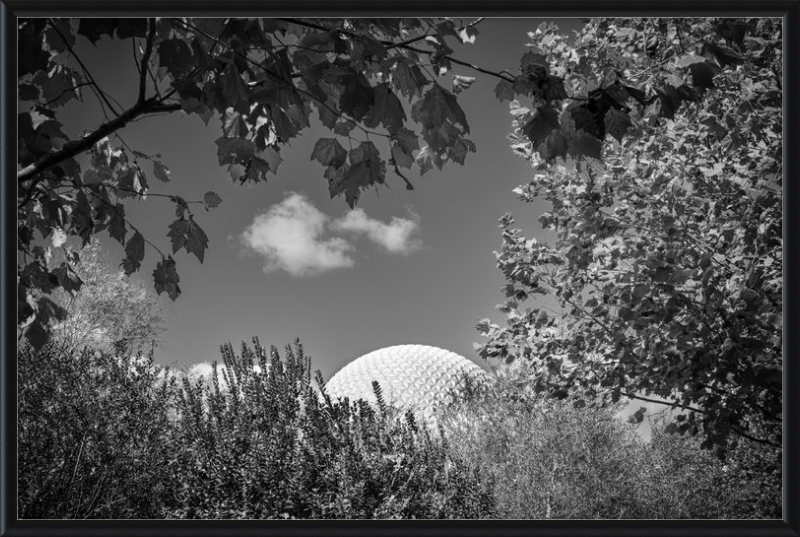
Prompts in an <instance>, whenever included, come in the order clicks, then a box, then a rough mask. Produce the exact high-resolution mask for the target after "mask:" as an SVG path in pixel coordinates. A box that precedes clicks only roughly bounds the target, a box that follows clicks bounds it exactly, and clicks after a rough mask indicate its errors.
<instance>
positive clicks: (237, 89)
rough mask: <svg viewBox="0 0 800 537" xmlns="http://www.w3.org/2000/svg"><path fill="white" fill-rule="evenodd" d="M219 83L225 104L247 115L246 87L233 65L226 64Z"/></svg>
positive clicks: (248, 107)
mask: <svg viewBox="0 0 800 537" xmlns="http://www.w3.org/2000/svg"><path fill="white" fill-rule="evenodd" d="M181 42H182V41H181ZM187 49H188V47H187ZM220 81H221V82H222V95H223V97H224V99H225V102H226V104H227V105H228V106H230V107H232V108H233V109H234V110H235V111H237V112H239V113H240V114H247V113H248V112H249V111H250V101H249V99H248V98H247V86H245V84H244V81H243V80H242V77H241V76H239V71H238V69H237V68H236V65H235V64H234V63H230V64H228V67H226V68H225V71H223V73H222V75H221V76H220Z"/></svg>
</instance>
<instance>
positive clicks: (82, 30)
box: [78, 17, 120, 45]
mask: <svg viewBox="0 0 800 537" xmlns="http://www.w3.org/2000/svg"><path fill="white" fill-rule="evenodd" d="M119 21H120V19H115V18H110V17H96V18H82V19H81V20H80V23H79V24H78V34H79V35H83V36H86V37H87V38H88V39H89V41H91V42H92V44H93V45H97V41H99V40H100V38H101V37H102V36H104V35H107V36H109V37H112V36H113V34H114V30H115V29H116V28H117V25H118V24H119Z"/></svg>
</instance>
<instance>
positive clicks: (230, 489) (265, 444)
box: [166, 339, 492, 519]
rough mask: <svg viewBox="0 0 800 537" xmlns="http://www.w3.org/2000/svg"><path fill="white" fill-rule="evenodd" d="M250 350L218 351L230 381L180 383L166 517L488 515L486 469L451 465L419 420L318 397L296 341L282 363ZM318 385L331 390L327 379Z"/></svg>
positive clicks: (256, 348) (275, 355) (259, 348)
mask: <svg viewBox="0 0 800 537" xmlns="http://www.w3.org/2000/svg"><path fill="white" fill-rule="evenodd" d="M253 343H254V347H253V349H250V348H248V347H247V346H246V345H244V344H243V345H242V350H241V354H240V355H239V356H237V355H236V354H235V353H234V352H233V348H232V347H231V346H230V345H226V346H224V347H223V348H222V355H223V360H224V366H225V367H224V368H221V369H222V371H223V375H224V378H223V379H220V378H219V374H218V373H217V371H218V369H217V368H216V367H214V371H215V373H214V375H213V377H212V382H211V383H210V384H206V383H204V382H203V380H202V379H198V380H197V381H195V382H194V383H192V382H189V381H188V380H185V381H184V384H183V390H182V398H181V401H180V404H179V409H178V411H179V414H180V415H181V416H183V419H181V420H180V421H179V426H178V429H177V430H176V435H175V437H174V439H173V441H174V444H175V447H176V450H175V451H176V452H180V457H178V460H177V462H176V464H177V466H176V468H175V471H174V472H173V473H172V475H173V476H174V477H176V478H179V480H180V493H179V495H178V496H177V497H176V501H175V502H174V503H173V505H172V506H171V507H170V508H169V509H168V512H167V513H166V514H167V516H169V517H176V518H215V519H216V518H480V517H485V516H488V515H489V514H491V504H492V495H491V491H490V489H489V486H488V485H487V484H484V483H482V482H481V480H480V475H479V473H478V472H477V471H475V470H474V469H470V468H468V467H466V466H465V465H464V464H463V463H462V462H460V461H458V460H454V459H453V458H451V457H450V456H449V455H448V452H447V446H446V444H444V443H443V442H442V441H441V440H435V439H434V438H432V437H431V436H430V435H428V434H427V433H426V432H425V430H424V429H423V430H420V428H419V427H418V426H417V425H416V423H415V421H414V418H413V416H410V415H409V416H407V418H406V419H405V420H396V419H392V418H391V413H390V411H389V410H388V409H373V408H372V407H370V406H369V405H368V404H366V403H365V402H364V401H357V402H355V403H351V402H349V401H346V400H345V401H342V402H338V401H332V400H331V399H330V398H329V397H328V396H327V394H325V392H324V389H322V390H320V392H319V393H318V392H317V390H315V388H314V386H313V384H312V382H311V376H310V361H309V360H308V359H307V358H306V357H305V356H304V355H303V351H302V347H301V346H300V345H299V343H295V346H294V348H292V347H289V346H287V347H286V351H285V355H284V358H283V359H281V357H280V355H279V354H278V351H277V349H275V348H274V347H273V348H271V350H270V351H269V353H267V351H266V350H265V349H264V348H263V347H262V346H261V345H260V344H259V342H258V340H257V339H254V340H253ZM256 364H258V365H259V367H258V368H254V365H256ZM254 369H255V370H254ZM259 370H260V372H259ZM317 383H318V385H319V386H322V385H323V383H322V378H321V376H320V375H319V374H318V375H317ZM222 386H226V388H225V389H223V388H222ZM378 391H379V388H378ZM180 446H183V448H182V449H180Z"/></svg>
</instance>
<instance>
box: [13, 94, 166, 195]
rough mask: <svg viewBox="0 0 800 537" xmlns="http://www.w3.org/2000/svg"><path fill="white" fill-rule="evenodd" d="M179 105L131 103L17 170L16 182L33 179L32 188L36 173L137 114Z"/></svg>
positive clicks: (35, 182)
mask: <svg viewBox="0 0 800 537" xmlns="http://www.w3.org/2000/svg"><path fill="white" fill-rule="evenodd" d="M180 109H181V107H180V105H179V104H163V103H161V102H160V101H158V100H156V99H149V100H147V101H143V102H138V103H136V104H135V105H133V106H132V107H131V108H129V109H128V110H126V111H125V112H123V113H122V114H120V115H119V116H118V117H116V118H115V119H112V120H111V121H109V122H107V123H104V124H103V125H101V126H100V127H99V128H98V129H97V130H96V131H94V132H92V133H90V134H89V135H88V136H86V137H84V138H82V139H80V140H75V141H72V142H69V143H67V144H65V145H64V147H62V148H61V150H59V151H56V152H54V153H50V154H49V155H47V156H46V157H44V158H43V159H41V160H40V161H38V162H34V163H33V164H30V165H29V166H26V167H25V168H23V169H22V170H20V171H19V172H17V182H18V183H24V182H26V181H29V180H31V179H34V182H33V183H32V184H31V185H30V186H29V187H27V188H29V189H31V190H33V188H35V186H36V185H37V184H38V183H39V181H41V176H39V177H38V178H34V177H35V176H36V175H37V174H39V173H41V172H43V171H44V170H47V169H49V168H51V167H53V166H55V165H56V164H58V163H60V162H63V161H65V160H67V159H69V158H72V157H74V156H76V155H78V154H80V153H83V152H84V151H86V150H88V149H89V148H91V147H92V146H93V145H94V144H96V143H97V142H99V141H100V140H102V139H103V138H105V137H106V136H108V135H109V134H112V133H114V132H116V131H117V130H119V129H121V128H123V127H124V126H125V125H127V124H128V123H130V122H131V121H132V120H134V119H136V118H137V117H139V116H142V115H145V114H150V113H155V112H174V111H176V110H180Z"/></svg>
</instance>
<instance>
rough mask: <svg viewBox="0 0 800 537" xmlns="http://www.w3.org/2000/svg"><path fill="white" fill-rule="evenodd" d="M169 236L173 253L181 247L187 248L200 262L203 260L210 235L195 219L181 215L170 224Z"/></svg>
mask: <svg viewBox="0 0 800 537" xmlns="http://www.w3.org/2000/svg"><path fill="white" fill-rule="evenodd" d="M167 236H168V237H169V238H170V241H171V242H172V253H173V254H174V253H176V252H177V251H178V250H180V249H181V248H185V249H186V251H187V252H189V253H190V254H194V255H195V256H196V257H197V259H199V260H200V262H201V263H202V262H203V258H204V257H205V251H206V249H207V248H208V237H207V236H206V234H205V232H204V231H203V229H202V228H201V227H200V226H199V225H197V223H196V222H195V221H194V219H193V218H192V217H191V215H190V216H189V218H188V219H185V218H183V217H180V218H178V219H176V220H175V221H174V222H172V224H170V225H169V233H167Z"/></svg>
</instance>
